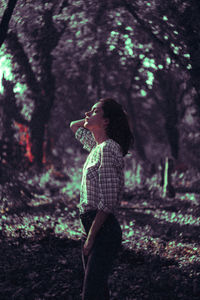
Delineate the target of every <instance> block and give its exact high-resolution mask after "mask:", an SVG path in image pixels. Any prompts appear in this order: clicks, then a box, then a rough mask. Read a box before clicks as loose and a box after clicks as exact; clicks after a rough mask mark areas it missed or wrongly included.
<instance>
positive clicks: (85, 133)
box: [75, 127, 96, 152]
mask: <svg viewBox="0 0 200 300" xmlns="http://www.w3.org/2000/svg"><path fill="white" fill-rule="evenodd" d="M75 138H76V139H77V140H78V141H79V142H80V143H81V144H82V145H83V149H85V150H87V151H89V152H90V151H91V150H92V148H93V147H94V146H95V145H96V142H95V139H94V137H93V135H92V133H91V131H89V130H88V129H85V128H83V127H79V128H78V129H77V131H76V133H75Z"/></svg>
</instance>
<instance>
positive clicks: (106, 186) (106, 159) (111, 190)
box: [98, 147, 119, 213]
mask: <svg viewBox="0 0 200 300" xmlns="http://www.w3.org/2000/svg"><path fill="white" fill-rule="evenodd" d="M98 171H99V189H100V190H99V197H100V201H99V204H98V209H99V210H103V211H105V212H107V213H112V212H114V210H115V208H116V206H117V199H118V189H119V176H118V174H117V168H116V166H115V154H114V152H112V151H111V150H110V149H109V148H108V147H104V148H103V149H101V164H100V167H99V170H98Z"/></svg>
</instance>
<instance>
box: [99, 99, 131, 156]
mask: <svg viewBox="0 0 200 300" xmlns="http://www.w3.org/2000/svg"><path fill="white" fill-rule="evenodd" d="M99 102H101V103H102V109H103V113H104V115H103V117H104V118H106V119H108V120H109V124H108V125H107V127H106V134H107V136H108V137H109V138H110V139H113V140H114V141H115V142H117V143H118V144H119V145H120V146H121V149H122V153H123V156H125V155H126V154H127V153H128V150H129V149H130V147H131V146H133V143H134V137H133V134H132V132H131V129H130V125H129V120H128V115H127V113H126V112H125V111H124V109H123V107H122V105H121V104H119V103H118V102H117V101H115V100H114V99H112V98H103V99H100V100H99Z"/></svg>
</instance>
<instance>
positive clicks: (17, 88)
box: [13, 82, 27, 95]
mask: <svg viewBox="0 0 200 300" xmlns="http://www.w3.org/2000/svg"><path fill="white" fill-rule="evenodd" d="M26 90H27V86H26V85H25V84H20V83H19V82H17V83H16V85H15V87H14V89H13V91H14V93H19V94H20V95H22V94H23V93H24V92H25V91H26Z"/></svg>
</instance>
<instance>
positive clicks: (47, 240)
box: [0, 184, 200, 300]
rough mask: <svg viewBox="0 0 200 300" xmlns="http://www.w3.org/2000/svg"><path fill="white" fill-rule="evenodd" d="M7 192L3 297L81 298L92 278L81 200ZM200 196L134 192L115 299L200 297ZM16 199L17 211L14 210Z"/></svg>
mask: <svg viewBox="0 0 200 300" xmlns="http://www.w3.org/2000/svg"><path fill="white" fill-rule="evenodd" d="M33 187H34V186H33ZM5 191H6V189H5V188H4V202H3V203H4V204H3V205H2V207H1V219H0V229H1V230H0V257H1V259H0V299H2V300H7V299H9V300H10V299H20V300H22V299H29V300H31V299H34V300H39V299H60V300H61V299H66V300H70V299H71V300H76V299H77V300H78V299H79V300H80V299H81V289H82V283H83V275H84V274H83V267H82V262H81V241H80V237H81V229H80V220H79V213H78V209H77V207H76V205H77V204H78V196H77V195H76V196H74V197H71V198H70V199H68V200H66V197H64V196H63V194H62V195H61V194H59V190H57V189H56V187H55V186H54V187H53V185H52V186H51V188H50V189H49V190H48V191H47V188H46V189H42V188H41V189H40V191H35V193H34V194H33V192H31V193H30V194H29V191H28V190H27V189H25V188H22V186H19V184H18V185H14V186H10V185H9V189H7V194H6V192H5ZM198 196H199V195H194V194H184V195H183V194H177V195H176V197H175V198H173V199H170V198H166V199H163V198H161V197H155V196H152V195H151V194H150V193H149V192H148V191H147V190H146V189H144V188H141V189H135V191H134V193H129V194H128V193H127V194H126V196H125V198H124V201H123V202H122V203H121V208H120V211H119V218H118V220H119V223H120V225H121V228H122V232H123V242H122V247H121V250H120V252H119V254H118V257H117V259H116V260H115V263H114V266H113V270H112V272H111V274H110V277H109V288H110V295H111V297H110V299H111V300H143V299H144V300H145V299H150V300H151V299H152V300H165V299H166V300H175V299H181V300H197V299H199V294H200V237H199V234H200V233H199V232H200V231H199V226H200V208H199V198H198ZM9 198H10V199H12V200H13V201H14V200H15V205H14V206H12V205H10V206H9V205H8V202H9V201H8V199H9ZM28 198H29V201H28V202H27V199H28ZM5 199H7V202H6V201H5ZM10 201H11V200H10ZM13 201H11V202H13ZM5 203H6V204H5ZM27 203H28V204H27Z"/></svg>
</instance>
